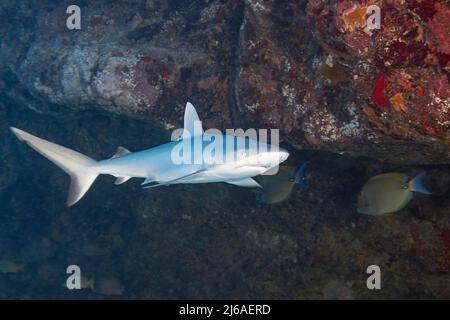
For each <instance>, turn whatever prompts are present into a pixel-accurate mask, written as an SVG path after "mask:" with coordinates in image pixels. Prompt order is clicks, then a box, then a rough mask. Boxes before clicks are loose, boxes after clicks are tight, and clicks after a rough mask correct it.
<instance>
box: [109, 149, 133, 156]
mask: <svg viewBox="0 0 450 320" xmlns="http://www.w3.org/2000/svg"><path fill="white" fill-rule="evenodd" d="M130 152H131V151H130V150H128V149H126V148H124V147H117V151H116V153H114V155H113V156H112V157H111V158H117V157H120V156H123V155H124V154H127V153H130Z"/></svg>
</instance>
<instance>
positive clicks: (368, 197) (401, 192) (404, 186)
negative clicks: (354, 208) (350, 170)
mask: <svg viewBox="0 0 450 320" xmlns="http://www.w3.org/2000/svg"><path fill="white" fill-rule="evenodd" d="M424 176H425V172H424V171H423V172H421V173H420V174H418V175H417V176H416V177H415V178H414V179H412V180H409V178H408V176H407V175H406V174H404V173H400V172H389V173H383V174H379V175H377V176H375V177H373V178H371V179H369V181H367V182H366V184H365V185H364V186H363V188H362V190H361V192H360V194H359V197H358V212H359V213H362V214H372V215H376V214H384V213H393V212H396V211H399V210H401V209H403V208H404V207H405V206H406V205H407V204H408V203H409V201H411V199H412V197H413V193H414V192H420V193H424V194H431V192H430V191H429V190H428V189H427V188H426V187H425V185H424V184H423V178H424Z"/></svg>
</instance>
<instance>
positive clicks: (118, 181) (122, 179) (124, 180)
mask: <svg viewBox="0 0 450 320" xmlns="http://www.w3.org/2000/svg"><path fill="white" fill-rule="evenodd" d="M130 179H131V177H117V179H116V181H114V184H115V185H119V184H122V183H125V182H127V181H128V180H130Z"/></svg>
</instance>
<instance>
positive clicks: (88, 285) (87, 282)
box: [81, 276, 95, 290]
mask: <svg viewBox="0 0 450 320" xmlns="http://www.w3.org/2000/svg"><path fill="white" fill-rule="evenodd" d="M94 287H95V280H94V278H88V277H85V276H81V289H91V290H94Z"/></svg>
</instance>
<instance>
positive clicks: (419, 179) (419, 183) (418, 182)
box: [408, 171, 432, 194]
mask: <svg viewBox="0 0 450 320" xmlns="http://www.w3.org/2000/svg"><path fill="white" fill-rule="evenodd" d="M425 175H426V172H425V171H422V172H420V173H419V174H418V175H417V176H416V177H415V178H414V179H412V180H411V181H410V182H409V183H408V189H409V190H410V191H413V192H420V193H423V194H432V192H431V191H430V190H428V189H427V187H426V186H425V184H424V181H423V178H424V177H425Z"/></svg>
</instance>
